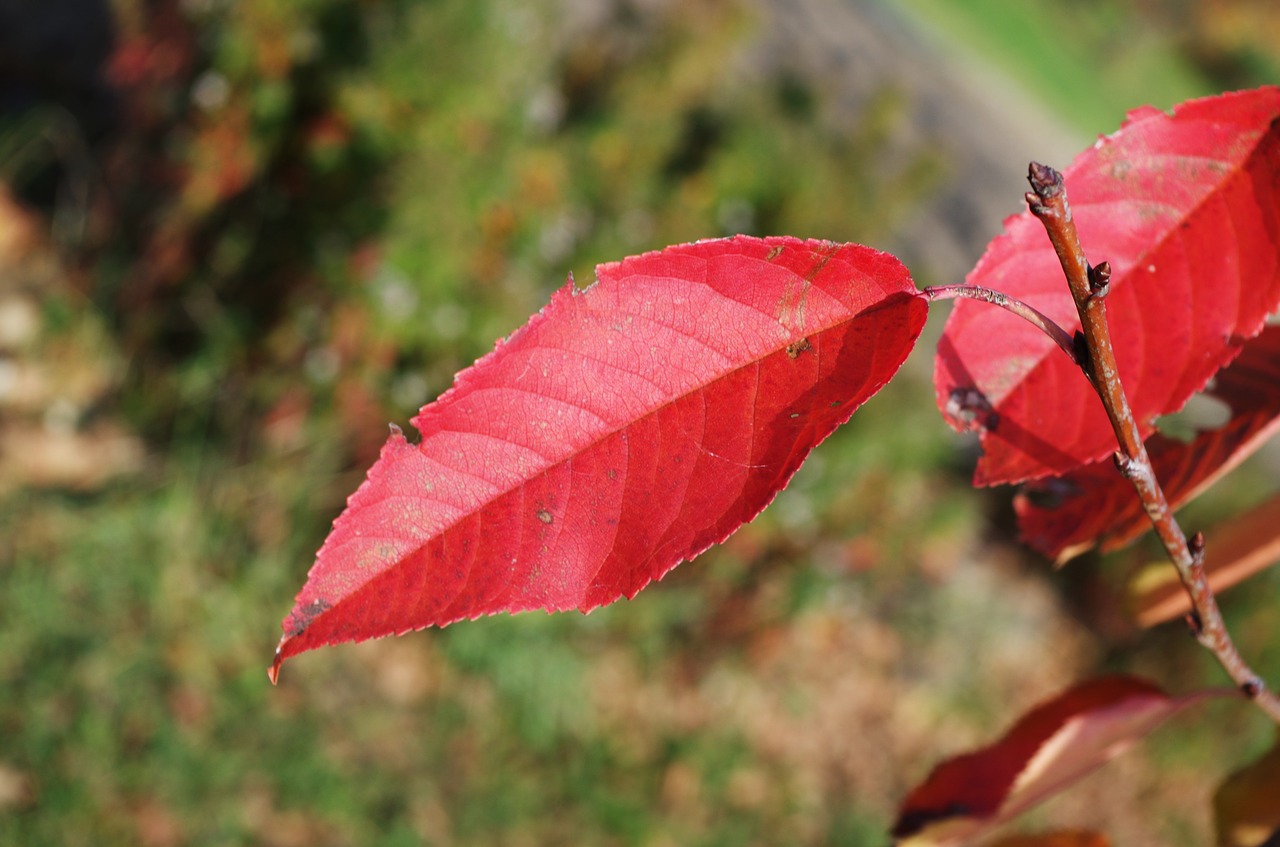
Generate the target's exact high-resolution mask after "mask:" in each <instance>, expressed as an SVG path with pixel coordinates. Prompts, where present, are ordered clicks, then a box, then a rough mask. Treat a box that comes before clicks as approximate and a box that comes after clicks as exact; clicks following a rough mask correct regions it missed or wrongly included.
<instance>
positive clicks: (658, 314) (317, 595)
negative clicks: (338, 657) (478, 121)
mask: <svg viewBox="0 0 1280 847" xmlns="http://www.w3.org/2000/svg"><path fill="white" fill-rule="evenodd" d="M597 274H598V277H599V282H598V283H596V284H595V285H593V286H592V287H590V288H588V289H587V290H585V291H582V292H578V291H575V290H574V288H573V286H572V285H566V286H565V287H564V288H563V289H561V290H560V291H559V292H557V293H556V294H555V296H554V297H553V298H552V300H551V303H550V305H548V306H547V307H546V308H544V309H543V310H542V311H541V312H540V313H539V314H537V315H535V316H534V317H533V318H532V319H531V320H530V321H529V323H528V324H527V325H526V326H525V327H524V328H523V329H521V330H519V331H518V332H516V333H515V334H513V335H512V336H511V337H510V338H509V339H507V340H506V341H504V342H500V343H499V344H498V346H497V349H495V350H494V352H493V353H490V354H489V355H488V356H486V357H484V358H483V359H481V360H480V361H479V362H477V363H476V364H475V365H474V366H473V367H471V368H469V369H467V370H465V371H463V372H462V373H460V374H459V375H458V376H457V379H456V382H455V384H454V386H453V388H451V389H450V390H449V391H447V392H445V393H444V394H443V395H441V397H440V398H439V399H438V400H436V401H435V402H434V403H431V404H429V405H427V406H425V407H423V409H422V411H421V412H419V414H418V416H417V417H416V418H415V419H414V421H413V423H414V426H415V427H417V429H418V431H419V432H420V433H421V434H422V440H421V442H420V443H418V444H412V443H410V442H408V441H407V440H406V439H405V438H404V437H403V436H402V435H401V434H400V432H399V431H398V430H397V431H395V432H393V434H392V436H391V438H390V440H388V442H387V444H386V446H385V447H384V448H383V450H382V456H381V457H380V458H379V459H378V461H377V463H375V464H374V466H373V467H372V468H371V469H370V471H369V478H368V480H366V481H365V483H364V484H363V485H362V486H361V487H360V488H359V490H357V491H356V493H355V494H354V495H352V497H351V498H350V500H349V501H348V503H347V509H346V511H345V512H344V513H343V514H342V515H341V516H340V517H339V518H338V520H337V521H336V522H335V523H334V528H333V531H332V533H331V534H330V536H329V538H328V540H327V541H325V543H324V546H323V547H322V548H321V550H320V552H319V554H318V555H317V558H316V562H315V565H314V566H313V567H312V569H311V572H310V574H309V576H308V579H307V583H306V585H305V586H304V587H303V589H302V591H301V593H299V595H298V598H297V601H296V605H295V606H294V610H293V612H292V613H291V614H290V615H289V617H288V618H286V619H285V621H284V631H285V634H284V637H283V638H282V639H281V641H280V645H279V647H278V648H277V650H276V659H275V663H274V665H273V667H272V676H273V678H274V675H275V674H276V673H277V672H278V669H279V667H280V664H281V663H282V662H283V661H284V660H285V659H286V658H288V657H289V656H292V655H295V654H297V653H300V652H302V651H304V650H310V649H313V648H315V647H319V646H322V645H325V644H333V643H336V642H342V641H358V640H363V639H367V638H374V637H378V636H382V635H389V634H393V633H403V632H406V631H408V630H412V629H420V628H422V627H426V626H432V625H444V624H447V623H450V622H452V621H456V620H459V619H462V618H475V617H478V616H480V615H485V614H491V613H494V612H499V611H507V612H516V611H522V610H528V609H547V610H563V609H573V608H576V609H580V610H582V611H587V610H589V609H592V608H595V607H596V606H600V605H603V604H606V603H610V602H612V601H614V600H616V599H618V598H619V597H623V596H625V597H631V596H634V595H635V593H636V592H638V591H639V590H640V589H641V588H643V587H644V586H645V585H646V584H648V583H649V582H650V581H651V580H654V579H657V578H659V577H661V576H662V575H663V574H665V573H666V572H667V571H669V570H670V569H671V568H672V567H674V566H675V565H676V564H677V563H679V562H680V561H682V560H684V559H688V558H691V557H692V556H695V555H697V554H698V553H700V552H701V551H703V550H705V549H706V548H707V547H709V546H710V545H712V544H715V543H717V542H720V541H722V540H724V539H725V538H726V537H728V536H729V534H730V533H732V532H733V531H734V530H735V529H737V528H738V527H739V526H740V525H741V524H743V523H744V522H746V521H748V520H750V519H751V518H753V517H754V516H755V515H756V514H758V513H759V512H760V510H761V509H763V508H764V507H765V506H766V505H767V504H768V503H769V502H770V501H771V500H772V499H773V497H774V496H775V495H776V494H777V492H778V491H779V490H780V489H781V488H782V487H783V486H785V485H786V484H787V481H788V480H789V479H790V478H791V476H792V474H794V473H795V471H796V469H797V468H799V467H800V464H801V462H802V461H803V460H804V458H805V456H807V455H808V453H809V451H810V450H812V449H813V447H814V446H815V445H816V444H818V443H819V442H820V441H822V440H823V439H824V438H826V437H827V435H829V434H830V433H831V432H832V430H834V429H835V428H836V427H837V426H839V425H840V424H841V423H843V422H844V421H846V420H847V419H848V418H849V416H850V415H851V414H852V413H853V411H854V409H856V408H857V407H858V406H859V405H860V404H861V403H863V402H864V401H865V400H866V399H867V398H869V397H870V396H871V395H873V394H875V393H876V391H878V390H879V389H880V388H881V387H882V386H883V385H884V384H885V383H886V382H887V381H888V380H889V378H890V377H892V376H893V374H894V373H895V372H896V371H897V369H898V367H899V366H900V365H901V364H902V362H903V360H904V359H905V358H906V356H907V353H908V352H910V350H911V348H912V346H913V344H914V343H915V340H916V337H917V336H918V335H919V333H920V330H921V327H922V326H923V323H924V318H925V312H926V308H927V307H926V304H925V301H924V300H923V299H922V298H920V297H918V296H916V294H915V289H914V287H913V285H912V283H911V279H910V276H909V275H908V274H907V271H906V269H905V268H904V267H903V266H902V264H901V263H900V262H898V261H897V259H895V258H893V257H892V256H889V255H887V254H884V253H879V252H876V251H874V250H871V249H870V248H867V247H861V246H857V245H840V244H831V243H827V242H816V241H800V240H798V239H794V238H771V239H763V240H761V239H755V238H744V237H738V238H733V239H725V240H720V241H708V242H700V243H697V244H687V245H682V246H679V247H671V248H668V249H666V250H663V251H661V252H658V253H650V254H647V255H644V256H640V257H635V258H631V259H627V260H625V261H623V262H620V263H617V264H611V265H603V266H601V267H600V268H598V269H597Z"/></svg>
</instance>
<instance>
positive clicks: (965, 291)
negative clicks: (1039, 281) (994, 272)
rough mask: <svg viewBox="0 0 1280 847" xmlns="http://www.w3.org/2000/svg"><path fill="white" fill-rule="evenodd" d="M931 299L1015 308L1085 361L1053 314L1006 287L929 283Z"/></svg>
mask: <svg viewBox="0 0 1280 847" xmlns="http://www.w3.org/2000/svg"><path fill="white" fill-rule="evenodd" d="M920 293H921V294H923V295H924V296H925V297H926V298H927V299H928V300H929V302H931V303H932V302H933V301H935V300H960V299H966V300H981V301H982V302H984V303H990V304H991V305H993V306H999V307H1000V308H1001V309H1004V310H1006V311H1008V312H1012V313H1013V314H1015V315H1017V316H1018V317H1020V318H1022V319H1023V320H1024V321H1026V322H1027V323H1029V324H1031V325H1032V326H1034V327H1035V328H1036V329H1038V330H1040V331H1041V332H1043V333H1044V334H1045V335H1047V336H1049V338H1050V339H1052V341H1053V343H1054V344H1057V345H1058V347H1060V348H1061V349H1062V352H1064V353H1066V354H1067V355H1068V356H1070V357H1071V359H1072V361H1075V362H1076V363H1077V364H1082V363H1081V362H1080V359H1079V354H1078V352H1077V350H1076V345H1075V341H1074V340H1073V339H1072V337H1071V335H1070V334H1069V333H1068V332H1067V331H1066V330H1065V329H1063V328H1062V327H1061V326H1059V325H1058V324H1056V323H1055V322H1054V321H1053V319H1052V318H1050V317H1049V316H1047V315H1045V314H1044V313H1043V312H1040V311H1038V310H1037V309H1035V308H1034V307H1032V306H1029V305H1027V304H1026V303H1024V302H1022V301H1021V300H1018V299H1016V298H1013V297H1010V296H1009V295H1008V294H1005V293H1004V292H1003V291H996V290H995V289H993V288H983V287H982V286H980V285H940V286H929V287H928V288H925V289H923V290H922V291H921V292H920Z"/></svg>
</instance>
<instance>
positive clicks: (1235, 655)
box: [1027, 162, 1280, 723]
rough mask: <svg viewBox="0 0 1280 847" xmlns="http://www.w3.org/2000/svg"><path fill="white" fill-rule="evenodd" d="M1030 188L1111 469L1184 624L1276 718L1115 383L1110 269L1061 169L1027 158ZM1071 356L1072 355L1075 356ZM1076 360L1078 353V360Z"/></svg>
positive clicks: (1198, 546)
mask: <svg viewBox="0 0 1280 847" xmlns="http://www.w3.org/2000/svg"><path fill="white" fill-rule="evenodd" d="M1027 178H1028V180H1029V181H1030V183H1031V188H1032V191H1031V192H1029V193H1028V194H1027V205H1028V206H1029V207H1030V209H1031V213H1032V214H1033V215H1035V216H1036V217H1037V218H1038V219H1039V220H1040V223H1041V224H1043V225H1044V228H1045V231H1046V232H1047V233H1048V234H1049V240H1050V241H1051V242H1052V243H1053V249H1054V251H1055V252H1056V253H1057V254H1058V261H1059V262H1060V263H1061V265H1062V270H1063V272H1064V273H1065V274H1066V276H1067V285H1068V286H1069V287H1070V288H1071V297H1072V299H1073V300H1074V301H1075V304H1076V311H1077V312H1079V313H1080V325H1081V327H1082V328H1083V329H1082V334H1083V344H1082V345H1081V346H1082V348H1083V351H1084V356H1085V360H1084V362H1083V363H1082V367H1083V368H1084V371H1085V374H1086V375H1087V376H1088V377H1089V380H1090V382H1092V383H1093V386H1094V388H1095V389H1096V390H1097V392H1098V396H1099V397H1100V398H1101V399H1102V405H1103V407H1104V408H1105V409H1106V411H1107V418H1108V419H1109V420H1110V421H1111V428H1112V429H1113V430H1115V434H1116V440H1117V441H1118V442H1119V444H1120V450H1119V451H1118V452H1117V453H1116V455H1115V460H1116V467H1117V468H1119V469H1120V472H1121V473H1122V474H1124V476H1125V478H1126V479H1128V480H1129V481H1130V482H1131V483H1133V487H1134V489H1135V490H1136V491H1137V492H1138V497H1139V498H1140V499H1141V500H1142V507H1143V509H1145V510H1146V513H1147V516H1148V517H1149V518H1151V523H1152V524H1153V525H1154V526H1155V529H1156V534H1157V535H1158V536H1159V537H1160V541H1161V543H1163V544H1164V549H1165V552H1166V553H1168V555H1169V559H1170V561H1172V562H1173V564H1174V567H1176V568H1177V569H1178V576H1179V577H1180V578H1181V579H1182V585H1183V587H1184V588H1186V590H1187V594H1188V596H1190V598H1191V608H1192V612H1191V614H1190V615H1188V623H1189V625H1190V626H1191V631H1192V633H1193V634H1194V635H1195V636H1196V639H1197V640H1198V641H1199V642H1200V643H1201V644H1202V645H1204V646H1205V647H1206V648H1207V649H1209V650H1210V651H1211V652H1212V653H1213V654H1214V656H1216V657H1217V659H1218V662H1219V663H1220V664H1221V665H1222V667H1223V669H1224V670H1226V672H1227V675H1228V676H1230V677H1231V679H1232V681H1234V682H1235V684H1236V685H1237V686H1238V687H1239V688H1240V690H1241V691H1243V692H1244V694H1245V696H1247V697H1249V698H1250V699H1251V700H1253V701H1254V703H1256V704H1257V705H1258V706H1259V707H1260V708H1261V709H1262V710H1263V711H1264V712H1266V713H1267V715H1268V716H1270V717H1271V719H1272V720H1274V721H1276V722H1277V723H1280V697H1277V696H1276V694H1275V692H1273V691H1271V690H1269V689H1268V688H1267V687H1266V685H1265V683H1263V681H1262V678H1261V677H1259V676H1258V675H1257V674H1256V673H1254V672H1253V670H1252V669H1251V668H1250V667H1249V665H1248V664H1247V663H1246V662H1245V660H1244V658H1243V657H1241V655H1240V652H1239V651H1238V650H1237V649H1236V646H1235V644H1234V643H1233V642H1232V641H1231V635H1230V634H1229V633H1228V632H1227V627H1226V624H1225V623H1224V622H1223V620H1222V613H1221V612H1220V611H1219V610H1218V602H1217V600H1216V599H1215V598H1214V596H1213V590H1212V589H1211V588H1210V587H1209V581H1208V580H1207V579H1206V578H1205V573H1204V537H1203V536H1202V535H1201V534H1200V533H1196V535H1195V536H1194V537H1193V538H1192V539H1191V540H1190V541H1188V540H1187V537H1186V535H1185V534H1184V533H1183V531H1182V527H1180V526H1179V525H1178V522H1177V520H1176V519H1175V518H1174V516H1173V510H1172V509H1171V508H1170V507H1169V501H1168V500H1167V499H1165V495H1164V490H1163V489H1162V488H1161V487H1160V482H1159V480H1157V479H1156V475H1155V470H1154V469H1153V468H1152V466H1151V459H1150V457H1148V456H1147V448H1146V446H1145V445H1144V444H1143V443H1142V434H1141V432H1140V431H1139V430H1138V423H1137V421H1136V420H1134V417H1133V412H1132V411H1131V410H1130V408H1129V401H1128V399H1127V398H1126V397H1125V393H1124V389H1123V387H1122V386H1121V385H1120V375H1119V372H1118V371H1117V369H1116V357H1115V351H1114V350H1113V349H1112V346H1111V332H1110V330H1109V329H1108V327H1107V307H1106V303H1105V298H1106V296H1107V292H1108V291H1109V290H1110V280H1111V268H1110V266H1109V265H1107V264H1106V263H1105V262H1103V263H1102V264H1100V265H1098V266H1097V267H1090V265H1089V263H1088V262H1087V261H1085V256H1084V250H1083V249H1082V248H1081V246H1080V238H1079V235H1078V234H1077V233H1076V225H1075V222H1074V221H1073V220H1072V219H1071V208H1070V206H1068V205H1067V191H1066V187H1065V185H1064V184H1063V181H1062V174H1060V173H1058V172H1057V171H1055V170H1054V169H1053V168H1050V167H1047V166H1045V165H1041V164H1037V163H1035V162H1032V163H1031V167H1030V171H1029V173H1028V177H1027ZM1073 358H1075V357H1073ZM1077 360H1078V359H1077Z"/></svg>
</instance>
